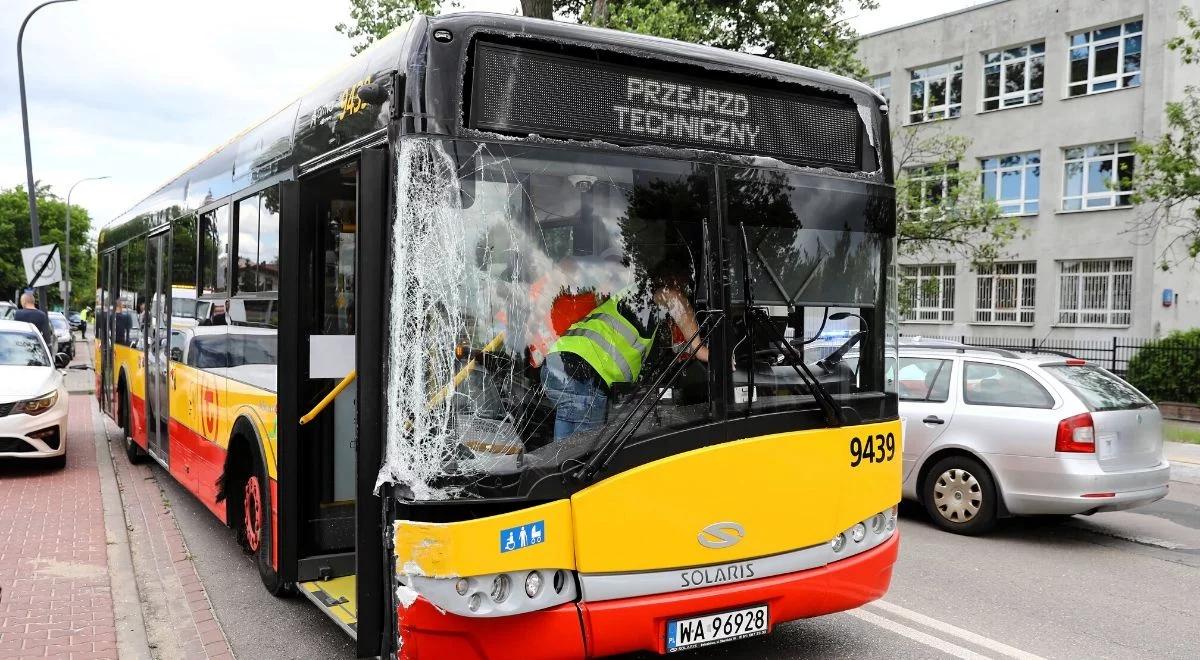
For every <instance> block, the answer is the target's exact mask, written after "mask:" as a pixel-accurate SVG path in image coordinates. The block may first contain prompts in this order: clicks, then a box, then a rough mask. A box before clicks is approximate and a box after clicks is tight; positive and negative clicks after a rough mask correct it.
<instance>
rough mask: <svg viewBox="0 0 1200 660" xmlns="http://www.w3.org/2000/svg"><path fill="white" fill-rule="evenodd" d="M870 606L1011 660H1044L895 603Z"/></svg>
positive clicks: (882, 602) (883, 602)
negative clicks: (1014, 659)
mask: <svg viewBox="0 0 1200 660" xmlns="http://www.w3.org/2000/svg"><path fill="white" fill-rule="evenodd" d="M869 606H870V607H875V608H878V609H881V610H883V611H885V612H888V613H889V614H894V615H896V616H899V617H904V618H905V619H908V620H909V621H912V622H914V623H919V624H921V625H923V626H926V627H929V628H933V629H934V630H936V631H938V632H941V633H944V634H947V635H952V636H954V637H957V638H959V639H961V640H963V641H967V642H970V643H972V644H974V645H976V646H982V647H983V648H985V649H988V650H989V651H995V652H996V653H999V654H1000V655H1003V656H1007V657H1009V658H1017V659H1018V660H1044V659H1043V658H1042V657H1041V656H1038V655H1034V654H1033V653H1029V652H1028V651H1022V650H1021V649H1018V648H1013V647H1011V646H1009V645H1007V644H1004V643H1001V642H997V641H996V640H994V639H991V638H989V637H984V636H983V635H980V634H977V633H973V632H971V631H970V630H964V629H962V628H959V627H958V626H952V625H950V624H949V623H946V622H944V621H939V620H937V619H935V618H933V617H930V616H925V615H924V614H921V613H920V612H914V611H912V610H910V609H908V608H904V607H900V606H899V605H896V604H894V603H889V602H887V601H883V600H877V601H875V602H873V603H870V605H869Z"/></svg>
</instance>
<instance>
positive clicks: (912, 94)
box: [908, 60, 962, 124]
mask: <svg viewBox="0 0 1200 660" xmlns="http://www.w3.org/2000/svg"><path fill="white" fill-rule="evenodd" d="M909 75H910V82H909V107H908V123H910V124H919V123H921V122H923V121H933V120H935V119H946V118H948V117H957V116H959V115H960V114H962V61H961V60H959V61H958V62H946V63H945V64H938V65H936V66H927V67H925V68H922V69H911V70H910V71H909Z"/></svg>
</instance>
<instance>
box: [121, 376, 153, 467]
mask: <svg viewBox="0 0 1200 660" xmlns="http://www.w3.org/2000/svg"><path fill="white" fill-rule="evenodd" d="M131 410H132V408H130V402H129V389H128V388H127V387H125V384H124V382H123V381H122V384H121V412H120V415H118V419H120V420H121V421H120V427H121V436H122V438H123V441H124V443H125V456H126V457H128V458H129V462H130V463H133V464H137V463H141V462H142V461H144V460H146V452H145V450H143V449H142V448H141V446H140V445H138V443H136V442H134V440H133V423H132V418H131V415H130V411H131Z"/></svg>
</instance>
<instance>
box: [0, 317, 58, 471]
mask: <svg viewBox="0 0 1200 660" xmlns="http://www.w3.org/2000/svg"><path fill="white" fill-rule="evenodd" d="M67 361H68V360H67V356H66V355H63V354H58V355H55V356H51V354H50V350H49V349H48V348H47V347H46V342H45V341H44V340H43V339H42V335H41V333H39V332H38V330H37V328H35V327H34V326H33V325H31V324H29V323H23V322H20V321H0V460H9V459H14V458H15V459H44V460H46V461H48V462H49V464H50V465H51V466H53V467H62V466H64V465H66V462H67V442H66V440H67V408H68V405H69V404H68V401H67V389H66V386H65V385H64V384H63V374H62V372H61V371H59V369H61V368H63V367H66V366H67Z"/></svg>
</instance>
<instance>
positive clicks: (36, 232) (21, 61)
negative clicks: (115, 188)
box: [17, 0, 75, 310]
mask: <svg viewBox="0 0 1200 660" xmlns="http://www.w3.org/2000/svg"><path fill="white" fill-rule="evenodd" d="M74 1H75V0H50V1H49V2H43V3H42V4H40V5H38V6H36V7H34V8H33V11H31V12H29V13H28V14H26V15H25V20H23V21H21V30H20V31H19V32H17V80H18V81H19V84H20V87H21V129H22V131H23V132H24V135H25V180H26V185H27V186H28V192H29V230H30V233H31V234H32V235H33V236H32V238H33V247H37V246H39V245H41V244H42V228H41V226H40V225H38V215H37V190H34V188H33V155H32V154H31V153H30V151H29V108H28V107H27V106H26V104H25V57H24V56H23V55H22V54H21V44H22V43H23V42H24V40H25V26H26V25H27V24H28V23H29V19H31V18H33V15H34V14H36V13H37V11H38V10H39V9H41V8H42V7H45V6H46V5H53V4H56V3H59V2H74ZM37 295H38V306H40V307H41V308H42V309H43V310H44V309H46V290H45V289H43V288H42V287H38V289H37Z"/></svg>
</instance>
